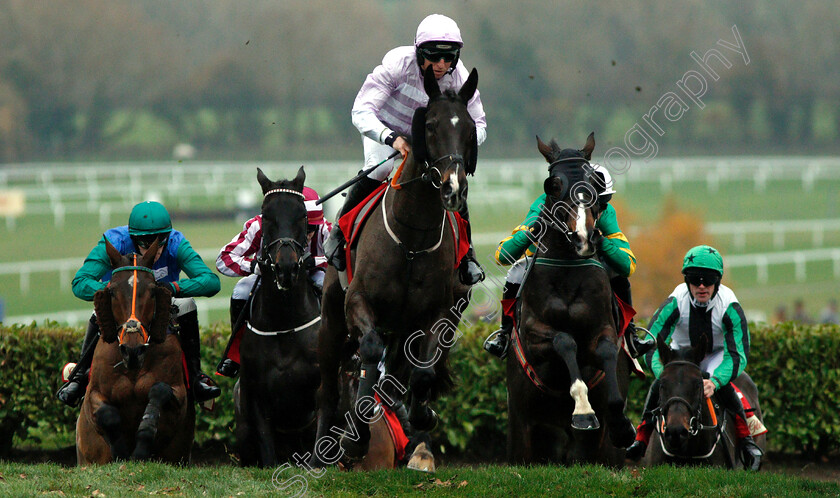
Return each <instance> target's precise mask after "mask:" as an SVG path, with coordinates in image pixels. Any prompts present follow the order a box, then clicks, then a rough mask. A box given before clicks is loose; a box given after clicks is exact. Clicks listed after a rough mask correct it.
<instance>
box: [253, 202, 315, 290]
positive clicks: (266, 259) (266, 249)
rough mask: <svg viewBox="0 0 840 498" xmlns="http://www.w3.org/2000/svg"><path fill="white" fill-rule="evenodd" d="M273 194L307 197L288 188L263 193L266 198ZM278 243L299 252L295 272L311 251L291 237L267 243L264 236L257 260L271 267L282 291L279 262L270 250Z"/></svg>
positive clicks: (275, 283)
mask: <svg viewBox="0 0 840 498" xmlns="http://www.w3.org/2000/svg"><path fill="white" fill-rule="evenodd" d="M272 194H293V195H297V196H299V197H300V198H302V199H306V197H305V196H304V195H303V194H302V193H301V192H298V191H297V190H292V189H288V188H276V189H272V190H269V191H268V192H266V193H265V194H263V198H266V197H268V196H269V195H272ZM276 244H279V246H280V247H283V246H291V247H292V249H293V250H294V251H295V252H297V253H298V254H299V256H298V259H297V262H296V263H295V272H299V271H300V269H301V268H302V267H303V265H304V262H305V261H306V258H307V257H308V256H309V252H308V251H307V250H306V248H305V247H304V245H303V244H302V243H301V242H299V241H297V240H295V239H293V238H291V237H278V238H276V239H274V240H272V241H271V242H269V243H267V244H266V243H265V238H263V247H262V248H261V249H260V257H258V258H257V262H258V263H260V264H263V265H266V266H268V267H269V268H271V273H273V274H274V285H276V286H277V290H281V291H282V290H285V289H284V288H283V286H282V285H280V281H279V280H277V273H278V271H277V263H275V262H274V260H273V259H272V258H271V252H270V250H271V248H272V247H274V246H275V245H276ZM278 249H279V247H278Z"/></svg>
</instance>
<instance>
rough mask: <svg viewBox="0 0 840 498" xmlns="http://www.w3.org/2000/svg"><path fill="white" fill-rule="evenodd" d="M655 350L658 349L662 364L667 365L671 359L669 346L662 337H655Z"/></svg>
mask: <svg viewBox="0 0 840 498" xmlns="http://www.w3.org/2000/svg"><path fill="white" fill-rule="evenodd" d="M656 350H657V351H659V361H661V362H662V364H663V365H667V364H668V363H669V362H670V361H671V347H670V346H668V345H667V344H665V341H664V340H663V339H661V338H659V337H657V338H656Z"/></svg>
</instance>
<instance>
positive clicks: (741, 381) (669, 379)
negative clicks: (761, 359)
mask: <svg viewBox="0 0 840 498" xmlns="http://www.w3.org/2000/svg"><path fill="white" fill-rule="evenodd" d="M657 349H658V350H659V358H660V360H661V361H662V364H663V369H662V373H661V374H660V376H659V407H658V408H657V409H656V410H655V412H654V428H655V430H654V433H653V435H652V436H651V442H650V447H649V448H648V450H647V453H646V454H645V459H644V463H645V464H646V465H659V464H663V463H670V464H674V465H711V466H718V467H727V468H729V469H734V468H735V467H736V466H737V464H736V462H738V457H737V455H736V451H735V442H736V439H735V423H734V417H735V415H733V414H731V413H729V412H728V411H726V410H724V409H723V408H722V406H721V405H720V403H718V402H716V401H714V397H712V398H706V396H705V395H704V394H703V378H704V375H703V374H704V372H703V370H702V369H701V368H700V362H702V361H703V358H704V356H705V352H706V350H707V349H706V337H705V336H701V338H700V341H699V344H698V345H697V347H694V348H691V347H688V348H682V349H679V350H676V351H674V350H672V349H671V348H670V347H668V346H667V345H665V344H664V343H663V342H662V341H661V340H658V341H657ZM733 384H735V385H736V386H738V389H740V390H741V393H742V394H743V395H744V396H746V397H747V400H748V401H749V402H750V405H752V407H753V408H754V409H755V415H756V416H757V417H758V418H759V420H761V421H762V422H763V419H764V417H763V415H762V413H761V407H760V406H759V404H758V388H756V385H755V383H754V382H753V380H752V378H751V377H750V376H749V374H747V373H746V372H743V373H742V374H741V375H739V376H738V377H737V378H736V379H735V380H734V381H733ZM766 439H767V437H766V436H765V435H764V434H762V435H759V436H755V442H756V444H758V446H759V447H760V448H761V449H762V450H763V449H764V447H765V444H766Z"/></svg>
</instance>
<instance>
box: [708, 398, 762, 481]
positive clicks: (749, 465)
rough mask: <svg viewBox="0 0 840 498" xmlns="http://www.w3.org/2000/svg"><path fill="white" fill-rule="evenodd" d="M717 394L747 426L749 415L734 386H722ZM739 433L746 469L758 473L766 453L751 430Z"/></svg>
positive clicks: (723, 403) (726, 406) (727, 407)
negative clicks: (756, 441)
mask: <svg viewBox="0 0 840 498" xmlns="http://www.w3.org/2000/svg"><path fill="white" fill-rule="evenodd" d="M716 394H717V397H718V400H719V401H720V402H721V404H722V405H723V407H724V408H726V409H727V410H729V411H730V412H732V413H734V414H735V416H736V417H741V420H742V421H743V425H744V426H746V420H747V414H746V412H745V411H744V405H743V404H742V403H741V399H740V398H739V397H738V393H736V392H735V388H733V387H732V384H726V385H725V386H722V387H721V388H720V389H718V390H717V392H716ZM737 425H739V424H736V426H737ZM737 432H738V434H737V435H738V439H739V440H740V441H739V447H740V450H741V461H742V462H743V463H744V469H746V470H751V471H755V472H757V471H758V470H759V469H760V468H761V457H762V456H763V455H764V452H763V451H762V450H761V448H759V447H758V445H757V444H756V443H755V440H754V439H753V437H752V436H751V435H750V434H749V430H746V434H744V433H742V432H741V431H737Z"/></svg>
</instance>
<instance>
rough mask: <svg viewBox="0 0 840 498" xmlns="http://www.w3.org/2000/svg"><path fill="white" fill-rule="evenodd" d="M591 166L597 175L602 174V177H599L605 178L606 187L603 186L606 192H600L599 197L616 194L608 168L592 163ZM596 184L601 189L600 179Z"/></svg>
mask: <svg viewBox="0 0 840 498" xmlns="http://www.w3.org/2000/svg"><path fill="white" fill-rule="evenodd" d="M590 166H592V169H593V170H594V171H595V173H600V175H598V176H603V177H604V185H603V187H604V190H603V191H602V192H598V195H608V194H614V193H615V189H614V188H613V185H614V182H613V179H612V176H611V175H610V172H609V171H608V170H607V168H605V167H603V166H601V165H600V164H595V163H590ZM596 183H597V186H598V187H600V186H601V185H600V184H601V179H600V178H598V180H597V181H596Z"/></svg>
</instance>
